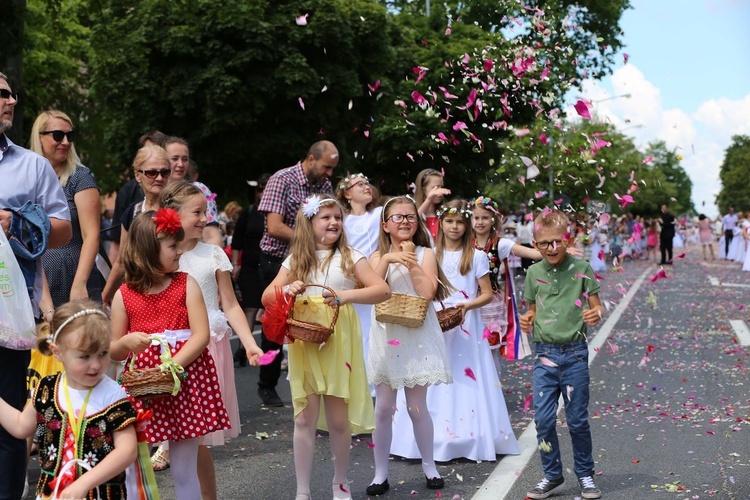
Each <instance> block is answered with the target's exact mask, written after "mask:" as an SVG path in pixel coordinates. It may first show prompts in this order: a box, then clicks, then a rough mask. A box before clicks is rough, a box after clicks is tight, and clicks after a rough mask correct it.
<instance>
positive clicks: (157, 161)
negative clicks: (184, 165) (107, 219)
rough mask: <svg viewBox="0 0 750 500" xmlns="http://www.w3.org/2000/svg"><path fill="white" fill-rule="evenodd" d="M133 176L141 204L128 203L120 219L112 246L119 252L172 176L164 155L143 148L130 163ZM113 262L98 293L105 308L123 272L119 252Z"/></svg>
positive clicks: (156, 205) (154, 148) (155, 148)
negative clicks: (118, 229)
mask: <svg viewBox="0 0 750 500" xmlns="http://www.w3.org/2000/svg"><path fill="white" fill-rule="evenodd" d="M133 173H134V174H135V180H136V182H137V183H138V184H139V185H140V186H141V189H142V190H143V195H144V198H143V200H141V201H138V202H135V203H132V204H131V205H130V206H129V207H128V208H127V209H126V210H125V212H124V214H123V216H122V220H121V221H120V222H121V223H122V231H121V232H120V241H119V242H113V246H114V245H117V246H118V247H119V248H121V247H122V245H123V244H124V243H125V240H126V239H127V237H128V230H129V229H130V225H131V224H132V223H133V220H134V219H135V218H136V217H137V216H138V215H139V214H141V213H143V212H148V211H149V210H158V209H159V206H160V205H159V195H160V194H161V192H162V191H163V190H164V188H165V187H166V185H167V182H168V181H169V177H170V175H171V174H172V169H171V167H170V164H169V157H168V156H167V152H166V151H165V150H164V149H163V148H161V147H159V146H143V147H142V148H141V149H139V150H138V153H136V155H135V159H134V160H133ZM116 254H117V259H116V260H115V261H114V262H113V263H112V270H111V271H110V273H109V278H108V279H107V284H106V285H105V286H104V291H103V292H102V302H103V303H104V305H105V307H109V306H110V304H111V303H112V297H114V295H115V292H116V291H117V289H118V288H120V285H121V284H122V280H123V277H124V271H123V268H122V263H121V259H120V252H119V250H118V251H117V252H116Z"/></svg>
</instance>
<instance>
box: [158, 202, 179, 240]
mask: <svg viewBox="0 0 750 500" xmlns="http://www.w3.org/2000/svg"><path fill="white" fill-rule="evenodd" d="M151 220H153V221H154V223H155V224H156V232H157V233H167V234H169V235H174V234H177V232H178V231H179V230H180V228H181V227H182V222H181V221H180V214H178V213H177V211H176V210H175V209H174V208H160V209H159V210H157V211H156V213H155V214H154V216H153V217H151Z"/></svg>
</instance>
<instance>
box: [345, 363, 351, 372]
mask: <svg viewBox="0 0 750 500" xmlns="http://www.w3.org/2000/svg"><path fill="white" fill-rule="evenodd" d="M344 364H345V365H346V367H347V368H349V371H350V372H351V371H352V365H350V364H349V362H348V361H345V362H344Z"/></svg>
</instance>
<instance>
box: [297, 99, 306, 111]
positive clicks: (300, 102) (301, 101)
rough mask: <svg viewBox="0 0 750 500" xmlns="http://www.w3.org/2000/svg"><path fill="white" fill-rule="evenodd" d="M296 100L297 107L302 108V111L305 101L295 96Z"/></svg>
mask: <svg viewBox="0 0 750 500" xmlns="http://www.w3.org/2000/svg"><path fill="white" fill-rule="evenodd" d="M297 102H299V107H300V108H302V111H304V110H305V101H303V100H302V98H301V97H298V98H297Z"/></svg>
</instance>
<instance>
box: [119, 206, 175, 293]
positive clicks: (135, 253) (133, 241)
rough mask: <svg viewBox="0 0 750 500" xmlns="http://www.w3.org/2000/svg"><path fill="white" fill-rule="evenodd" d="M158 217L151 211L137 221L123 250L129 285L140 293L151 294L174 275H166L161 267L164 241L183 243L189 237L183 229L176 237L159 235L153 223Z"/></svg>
mask: <svg viewBox="0 0 750 500" xmlns="http://www.w3.org/2000/svg"><path fill="white" fill-rule="evenodd" d="M155 213H156V212H154V211H153V210H150V211H148V212H144V213H142V214H140V215H139V216H138V217H136V218H135V220H133V224H132V225H131V226H130V230H129V231H128V237H127V239H126V240H125V245H123V248H122V267H123V268H124V270H125V282H126V283H127V284H128V286H130V287H131V288H132V289H134V290H136V291H138V292H140V293H146V292H148V291H149V289H150V288H151V287H152V286H154V285H155V284H156V283H158V282H160V281H161V280H162V279H164V278H165V277H166V276H167V275H169V274H170V273H166V272H164V270H162V269H161V266H160V263H159V253H160V251H161V241H162V240H169V239H171V240H174V241H175V242H177V243H179V242H180V241H182V239H183V238H184V237H185V231H183V229H182V228H180V229H179V231H177V232H176V233H175V234H167V233H165V232H158V233H157V232H156V224H155V223H154V221H153V219H152V217H153V216H154V214H155Z"/></svg>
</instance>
